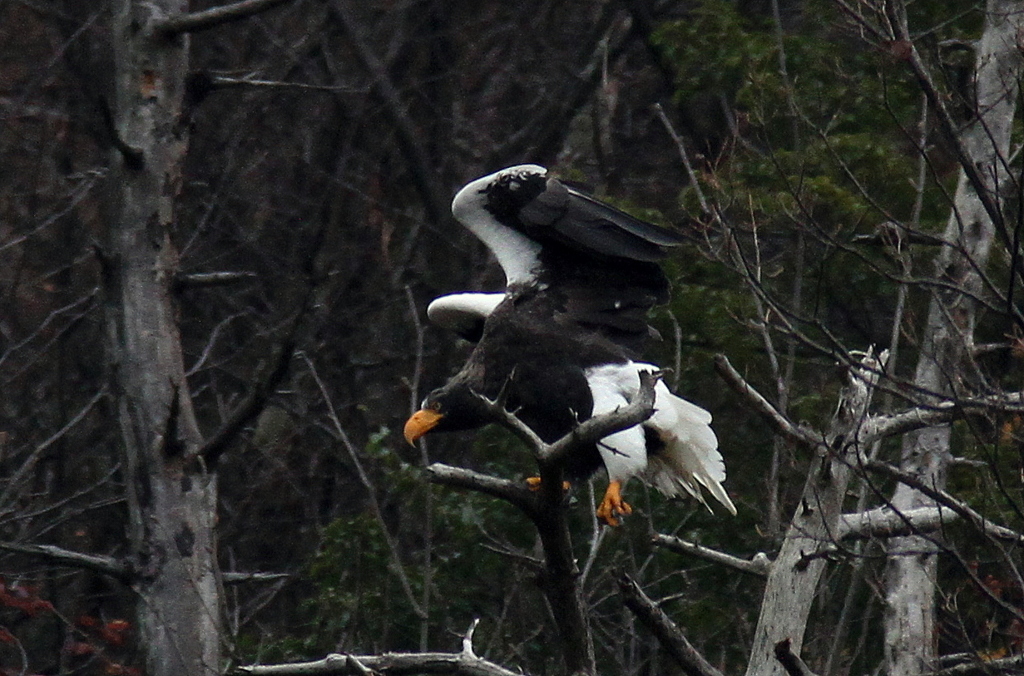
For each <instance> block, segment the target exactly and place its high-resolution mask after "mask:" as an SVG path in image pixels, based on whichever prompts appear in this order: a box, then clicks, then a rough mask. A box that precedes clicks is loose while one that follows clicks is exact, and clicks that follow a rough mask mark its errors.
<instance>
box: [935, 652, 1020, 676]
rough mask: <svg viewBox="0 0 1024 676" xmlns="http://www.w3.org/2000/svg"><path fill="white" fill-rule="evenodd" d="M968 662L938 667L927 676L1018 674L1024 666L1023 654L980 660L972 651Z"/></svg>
mask: <svg viewBox="0 0 1024 676" xmlns="http://www.w3.org/2000/svg"><path fill="white" fill-rule="evenodd" d="M970 660H971V661H970V662H964V663H962V664H956V665H953V666H951V667H946V668H944V669H938V670H936V671H933V672H931V673H929V674H928V676H992V675H993V674H1019V673H1020V670H1021V667H1024V655H1013V656H1012V657H1001V658H998V659H994V660H987V661H981V660H979V659H978V657H977V655H975V654H974V653H971V654H970Z"/></svg>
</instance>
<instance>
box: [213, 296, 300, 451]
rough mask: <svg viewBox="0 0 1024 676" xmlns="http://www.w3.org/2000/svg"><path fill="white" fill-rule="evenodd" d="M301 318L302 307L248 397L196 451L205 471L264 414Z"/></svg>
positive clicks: (288, 358)
mask: <svg viewBox="0 0 1024 676" xmlns="http://www.w3.org/2000/svg"><path fill="white" fill-rule="evenodd" d="M304 314H305V303H303V308H302V309H300V310H298V311H296V313H295V315H294V316H293V317H292V319H291V321H290V326H289V327H288V330H287V334H286V335H285V337H284V339H283V340H282V342H281V343H280V345H279V348H278V352H277V354H276V355H274V356H273V357H272V358H271V360H270V361H271V364H270V365H269V366H268V365H266V364H264V368H257V374H256V376H255V377H254V378H253V384H252V385H251V387H250V389H249V394H248V396H246V398H245V400H244V401H242V403H241V404H239V405H238V406H237V407H236V408H235V410H234V411H233V412H232V413H231V415H230V416H229V417H228V419H227V420H226V421H224V423H223V424H222V425H221V426H220V428H219V429H218V430H217V431H216V432H214V433H213V435H212V436H211V437H210V438H209V439H207V440H206V442H205V443H204V444H203V445H202V447H201V448H200V449H199V450H198V451H197V455H198V456H199V457H201V458H202V459H203V460H204V461H205V462H206V464H207V466H208V467H212V466H214V465H215V464H216V463H217V461H218V460H219V459H220V456H221V455H223V453H224V452H225V451H226V450H227V449H228V446H230V445H231V443H232V442H234V441H235V439H236V438H237V437H238V434H239V433H240V432H241V431H242V429H243V428H244V427H245V426H246V425H248V424H249V423H250V422H252V421H253V420H255V419H256V416H258V415H259V414H260V412H262V411H263V408H264V407H265V406H266V404H267V400H268V399H270V397H271V395H273V394H274V392H275V391H276V390H277V386H278V385H279V384H281V381H282V380H284V377H285V375H286V374H287V373H288V366H289V364H290V363H291V360H292V356H293V355H294V354H295V347H296V342H295V334H296V331H297V329H298V326H299V323H300V321H301V319H302V316H303V315H304Z"/></svg>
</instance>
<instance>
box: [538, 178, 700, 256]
mask: <svg viewBox="0 0 1024 676" xmlns="http://www.w3.org/2000/svg"><path fill="white" fill-rule="evenodd" d="M518 216H519V225H521V228H522V231H523V234H525V235H527V236H529V237H531V238H533V239H536V240H537V241H538V242H540V243H541V244H543V243H544V242H545V240H551V241H556V242H559V243H561V244H563V245H565V246H568V247H570V248H573V249H576V250H577V251H581V252H588V253H594V254H598V255H600V256H604V257H612V258H625V259H628V260H634V261H648V262H653V261H658V260H661V259H663V258H664V257H665V247H671V246H678V245H679V244H682V242H683V239H682V238H681V237H680V236H679V235H677V234H676V233H674V232H671V231H669V230H666V229H664V228H660V227H658V226H656V225H652V224H650V223H646V222H644V221H641V220H639V219H637V218H634V217H633V216H630V215H629V214H627V213H625V212H624V211H620V210H619V209H616V208H615V207H613V206H611V205H609V204H605V203H604V202H600V201H598V200H596V199H594V198H593V197H590V196H589V195H585V194H584V193H582V192H579V191H577V190H574V189H572V188H569V187H567V186H566V185H565V184H563V183H562V182H561V181H559V180H557V179H554V178H550V179H548V180H547V184H546V186H545V190H544V191H543V192H541V193H540V194H539V195H537V196H536V197H535V198H534V199H533V200H531V201H530V202H528V203H526V204H525V205H524V206H523V207H522V208H521V209H520V210H519V214H518Z"/></svg>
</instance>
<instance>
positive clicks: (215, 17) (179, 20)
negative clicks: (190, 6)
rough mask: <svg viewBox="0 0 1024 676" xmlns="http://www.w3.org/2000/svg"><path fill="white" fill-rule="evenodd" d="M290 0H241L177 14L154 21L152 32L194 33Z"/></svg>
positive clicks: (159, 33)
mask: <svg viewBox="0 0 1024 676" xmlns="http://www.w3.org/2000/svg"><path fill="white" fill-rule="evenodd" d="M291 1H292V0H241V1H240V2H235V3H232V4H230V5H222V6H220V7H213V8H211V9H206V10H203V11H201V12H187V13H185V14H178V15H176V16H172V17H168V18H166V19H164V20H163V21H158V22H156V23H155V24H154V25H153V32H154V33H156V34H158V35H161V36H163V37H168V38H169V37H173V36H175V35H178V34H180V33H196V32H198V31H202V30H206V29H208V28H213V27H215V26H219V25H221V24H224V23H228V22H231V21H238V20H240V19H246V18H248V17H250V16H253V15H255V14H259V13H261V12H265V11H267V10H268V9H273V8H274V7H277V6H278V5H283V4H284V3H286V2H291Z"/></svg>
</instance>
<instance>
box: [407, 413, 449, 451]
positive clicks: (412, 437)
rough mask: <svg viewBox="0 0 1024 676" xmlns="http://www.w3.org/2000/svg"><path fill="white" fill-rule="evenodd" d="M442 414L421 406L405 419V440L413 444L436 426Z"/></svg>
mask: <svg viewBox="0 0 1024 676" xmlns="http://www.w3.org/2000/svg"><path fill="white" fill-rule="evenodd" d="M443 417H444V416H443V415H441V414H440V413H438V412H437V411H435V410H433V409H429V408H421V409H420V410H418V411H416V412H415V413H413V414H412V415H411V416H410V417H409V419H408V420H406V421H405V440H406V441H408V442H409V443H410V444H411V445H413V446H415V445H416V442H417V441H418V440H419V438H420V437H422V436H423V435H424V434H426V433H427V432H429V431H430V430H432V429H434V428H435V427H437V423H439V422H441V418H443Z"/></svg>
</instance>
